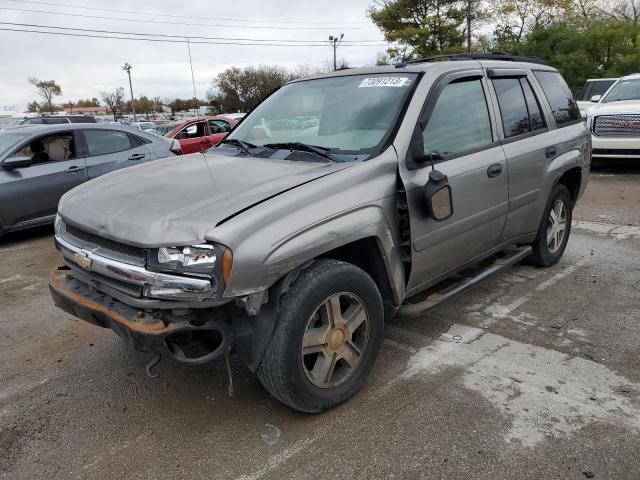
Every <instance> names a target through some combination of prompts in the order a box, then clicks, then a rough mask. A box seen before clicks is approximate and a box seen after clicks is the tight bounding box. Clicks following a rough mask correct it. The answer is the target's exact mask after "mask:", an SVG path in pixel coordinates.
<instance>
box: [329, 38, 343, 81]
mask: <svg viewBox="0 0 640 480" xmlns="http://www.w3.org/2000/svg"><path fill="white" fill-rule="evenodd" d="M343 37H344V33H341V34H340V37H338V36H337V35H335V36H334V35H329V43H331V44H332V45H333V71H334V72H335V71H336V70H337V69H338V64H337V63H336V49H337V48H338V45H340V42H342V38H343Z"/></svg>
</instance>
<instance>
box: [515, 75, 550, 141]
mask: <svg viewBox="0 0 640 480" xmlns="http://www.w3.org/2000/svg"><path fill="white" fill-rule="evenodd" d="M520 85H521V86H522V91H523V92H524V98H525V100H526V101H527V110H529V121H530V122H531V130H541V129H543V128H545V127H546V126H547V124H546V122H545V120H544V115H543V114H542V108H540V102H539V101H538V98H537V97H536V94H535V93H533V89H532V88H531V84H530V83H529V80H527V79H526V78H521V79H520Z"/></svg>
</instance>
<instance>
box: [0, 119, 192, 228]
mask: <svg viewBox="0 0 640 480" xmlns="http://www.w3.org/2000/svg"><path fill="white" fill-rule="evenodd" d="M180 153H181V152H180V146H179V145H178V143H177V142H176V141H171V140H169V139H165V138H162V137H159V136H157V135H153V134H150V133H147V132H144V131H141V130H138V129H133V128H130V127H126V126H122V125H104V124H95V123H93V124H92V123H72V124H69V123H66V124H57V125H23V126H19V127H13V128H8V129H6V130H4V131H3V132H0V235H1V234H2V233H4V232H8V231H12V230H21V229H24V228H28V227H32V226H37V225H42V224H45V223H51V222H53V220H54V218H55V213H56V209H57V206H58V201H59V200H60V198H61V197H62V195H63V194H64V193H66V192H67V191H68V190H71V189H72V188H74V187H76V186H78V185H80V184H82V183H84V182H86V181H88V180H91V179H93V178H96V177H98V176H100V175H103V174H105V173H108V172H111V171H114V170H118V169H120V168H124V167H129V166H132V165H137V164H140V163H144V162H148V161H150V160H155V159H158V158H164V157H168V156H172V155H177V154H180Z"/></svg>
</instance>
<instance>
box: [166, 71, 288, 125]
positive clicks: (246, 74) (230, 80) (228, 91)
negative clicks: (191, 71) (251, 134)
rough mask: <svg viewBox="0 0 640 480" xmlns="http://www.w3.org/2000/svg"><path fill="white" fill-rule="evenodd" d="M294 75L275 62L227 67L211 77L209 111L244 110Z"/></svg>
mask: <svg viewBox="0 0 640 480" xmlns="http://www.w3.org/2000/svg"><path fill="white" fill-rule="evenodd" d="M295 77H296V75H295V74H293V73H292V72H290V71H288V70H287V69H286V68H284V67H281V66H277V65H274V66H269V65H259V66H257V67H253V66H252V67H245V68H238V67H231V68H228V69H226V70H225V71H223V72H222V73H220V74H219V75H218V76H217V77H216V78H214V79H213V81H212V82H211V88H210V90H209V92H208V93H207V98H208V100H209V105H210V107H211V110H212V111H213V112H217V113H223V112H248V111H249V110H251V109H252V108H253V107H255V106H256V105H257V104H258V103H260V102H261V101H262V99H263V98H265V97H266V96H267V95H269V93H271V92H272V91H273V90H275V89H276V88H278V87H280V86H282V85H283V84H284V83H286V82H288V81H289V80H292V79H293V78H295ZM172 108H173V107H172Z"/></svg>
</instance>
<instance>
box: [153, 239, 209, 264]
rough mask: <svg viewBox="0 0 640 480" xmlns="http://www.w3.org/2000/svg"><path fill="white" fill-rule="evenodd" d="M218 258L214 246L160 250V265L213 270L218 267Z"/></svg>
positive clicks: (163, 248)
mask: <svg viewBox="0 0 640 480" xmlns="http://www.w3.org/2000/svg"><path fill="white" fill-rule="evenodd" d="M217 259H218V257H217V255H216V251H215V247H214V246H213V245H194V246H193V247H183V248H170V247H162V248H159V249H158V263H161V264H167V263H169V264H179V265H182V266H183V267H195V268H211V269H213V268H214V267H215V266H216V261H217Z"/></svg>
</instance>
